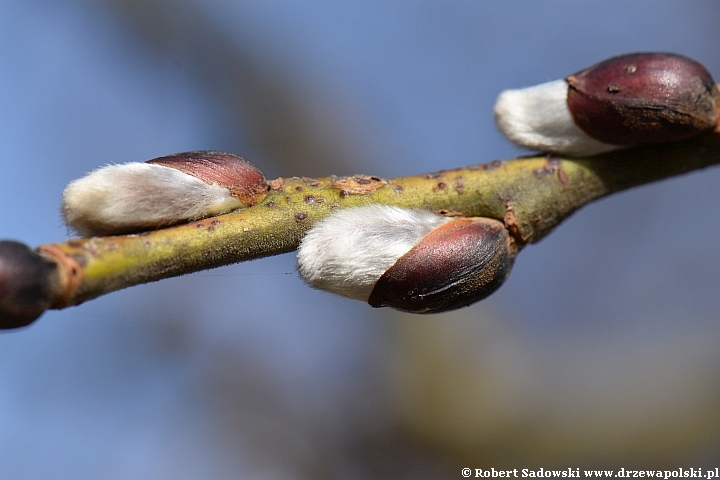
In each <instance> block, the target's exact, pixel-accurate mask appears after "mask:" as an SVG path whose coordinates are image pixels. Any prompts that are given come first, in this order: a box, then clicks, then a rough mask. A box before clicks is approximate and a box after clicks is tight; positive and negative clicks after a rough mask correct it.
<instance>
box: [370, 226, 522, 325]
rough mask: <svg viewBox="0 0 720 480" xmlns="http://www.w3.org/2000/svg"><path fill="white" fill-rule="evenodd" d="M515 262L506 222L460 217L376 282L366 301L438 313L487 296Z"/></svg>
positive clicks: (406, 256) (375, 304)
mask: <svg viewBox="0 0 720 480" xmlns="http://www.w3.org/2000/svg"><path fill="white" fill-rule="evenodd" d="M514 261H515V250H514V249H513V247H512V245H511V242H510V238H509V235H508V231H507V229H506V228H505V226H504V225H503V224H502V223H501V222H499V221H497V220H492V219H489V218H459V219H455V220H452V221H450V222H448V223H446V224H444V225H442V226H441V227H438V228H436V229H435V230H433V231H431V232H430V233H428V234H427V235H425V236H424V237H423V238H422V239H421V240H420V242H419V243H418V244H417V245H415V246H414V247H413V248H411V249H410V251H408V252H407V253H406V254H405V255H403V256H402V257H400V258H399V259H398V260H397V262H395V264H394V265H393V266H392V267H390V268H389V269H388V270H387V271H386V272H385V273H384V274H383V275H382V276H381V277H380V279H379V280H378V281H377V283H376V284H375V288H373V291H372V293H371V294H370V298H369V299H368V303H370V305H372V306H373V307H393V308H397V309H398V310H404V311H407V312H412V313H439V312H445V311H448V310H454V309H456V308H460V307H465V306H467V305H470V304H472V303H475V302H477V301H478V300H482V299H483V298H485V297H487V296H488V295H490V294H491V293H493V292H494V291H495V290H497V288H498V287H500V285H502V284H503V282H504V281H505V279H506V278H507V277H508V275H509V274H510V270H511V269H512V266H513V263H514Z"/></svg>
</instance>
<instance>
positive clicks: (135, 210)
mask: <svg viewBox="0 0 720 480" xmlns="http://www.w3.org/2000/svg"><path fill="white" fill-rule="evenodd" d="M240 206H242V203H241V202H240V201H239V200H237V199H235V198H233V197H232V196H231V195H230V191H229V190H228V189H227V188H225V187H221V186H219V185H208V184H206V183H204V182H202V181H201V180H198V179H197V178H195V177H193V176H191V175H188V174H185V173H183V172H181V171H179V170H175V169H174V168H170V167H165V166H162V165H153V164H148V163H126V164H122V165H109V166H106V167H103V168H100V169H98V170H95V171H94V172H91V173H90V174H88V175H87V176H85V177H83V178H81V179H79V180H75V181H73V182H71V183H70V184H69V185H68V186H67V187H66V188H65V191H64V192H63V198H62V214H63V218H64V219H65V223H67V225H68V226H69V227H70V228H72V229H73V230H75V231H76V232H77V233H79V234H81V235H84V236H93V235H115V234H122V233H132V232H137V231H142V230H148V229H153V228H161V227H167V226H169V225H173V224H176V223H179V222H186V221H191V220H197V219H200V218H204V217H208V216H211V215H219V214H221V213H226V212H229V211H231V210H233V209H235V208H238V207H240Z"/></svg>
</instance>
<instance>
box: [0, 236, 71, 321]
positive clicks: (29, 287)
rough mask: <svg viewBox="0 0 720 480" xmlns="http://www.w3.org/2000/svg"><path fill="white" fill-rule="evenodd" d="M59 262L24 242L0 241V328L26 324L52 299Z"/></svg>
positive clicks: (38, 314) (35, 317) (46, 306)
mask: <svg viewBox="0 0 720 480" xmlns="http://www.w3.org/2000/svg"><path fill="white" fill-rule="evenodd" d="M57 277H58V266H57V264H56V263H54V262H51V261H50V260H47V259H46V258H45V257H43V256H42V255H40V254H38V253H37V252H35V251H33V250H31V249H30V248H28V247H27V246H26V245H24V244H22V243H18V242H12V241H0V329H9V328H18V327H24V326H26V325H29V324H30V323H32V322H33V320H35V319H37V318H38V317H39V316H40V315H41V314H42V313H43V312H44V311H45V310H47V309H48V308H49V307H50V306H51V305H52V303H53V301H54V297H53V292H54V291H55V290H54V289H53V284H54V283H55V282H57V281H58V279H57Z"/></svg>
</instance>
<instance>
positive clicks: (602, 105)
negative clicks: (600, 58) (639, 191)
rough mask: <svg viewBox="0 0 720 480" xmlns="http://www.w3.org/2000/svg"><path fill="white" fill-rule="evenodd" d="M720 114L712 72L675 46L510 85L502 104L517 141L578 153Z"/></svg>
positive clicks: (675, 132) (643, 140)
mask: <svg viewBox="0 0 720 480" xmlns="http://www.w3.org/2000/svg"><path fill="white" fill-rule="evenodd" d="M719 115H720V92H719V91H718V88H717V85H716V84H715V81H714V80H713V78H712V76H711V75H710V73H709V72H708V71H707V70H706V69H705V67H703V66H702V65H701V64H699V63H697V62H695V61H694V60H691V59H689V58H687V57H683V56H681V55H675V54H670V53H633V54H628V55H621V56H618V57H613V58H611V59H609V60H606V61H604V62H601V63H599V64H597V65H594V66H592V67H590V68H588V69H585V70H583V71H581V72H579V73H576V74H574V75H571V76H570V77H568V78H567V79H565V80H556V81H553V82H549V83H544V84H542V85H537V86H535V87H530V88H525V89H520V90H507V91H505V92H503V93H501V94H500V96H499V97H498V100H497V103H496V105H495V120H496V122H497V124H498V127H499V128H500V130H501V131H502V133H503V134H504V135H505V136H506V137H508V139H510V141H512V142H514V143H516V144H518V145H520V146H522V147H527V148H531V149H536V150H543V151H548V152H556V153H559V154H565V155H577V156H588V155H595V154H599V153H603V152H607V151H611V150H615V149H618V148H625V147H629V146H634V145H640V144H647V143H662V142H674V141H679V140H685V139H687V138H690V137H693V136H696V135H699V134H701V133H704V132H707V131H709V130H712V129H713V128H715V127H716V126H717V125H718V120H719V118H718V116H719Z"/></svg>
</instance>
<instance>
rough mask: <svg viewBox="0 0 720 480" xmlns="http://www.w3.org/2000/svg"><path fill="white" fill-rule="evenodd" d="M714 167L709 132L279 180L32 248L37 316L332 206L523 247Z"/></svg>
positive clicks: (240, 247)
mask: <svg viewBox="0 0 720 480" xmlns="http://www.w3.org/2000/svg"><path fill="white" fill-rule="evenodd" d="M718 163H720V131H715V132H713V133H710V134H707V135H703V136H701V137H698V138H695V139H693V140H690V141H686V142H679V143H672V144H658V145H652V146H644V147H638V148H634V149H629V150H624V151H619V152H612V153H609V154H606V155H602V156H598V157H594V158H591V159H583V160H574V159H566V158H557V157H553V156H541V157H528V158H517V159H513V160H506V161H494V162H490V163H486V164H482V165H476V166H471V167H465V168H459V169H455V170H445V171H441V172H438V173H435V174H429V175H416V176H410V177H402V178H396V179H391V180H387V179H381V178H378V177H371V176H365V175H356V176H353V177H328V178H317V179H312V178H280V179H277V180H274V181H272V182H270V183H271V187H272V188H271V189H270V191H269V192H268V194H267V196H265V197H264V198H263V199H262V200H260V201H259V203H258V204H257V205H255V206H253V207H250V208H246V209H243V210H238V211H235V212H232V213H229V214H227V215H222V216H218V217H213V218H208V219H204V220H201V221H196V222H192V223H189V224H184V225H178V226H174V227H171V228H166V229H162V230H156V231H150V232H144V233H141V234H135V235H122V236H112V237H93V238H77V239H71V240H68V241H66V242H63V243H57V244H48V245H43V246H41V247H39V248H38V249H37V251H38V252H39V253H40V254H41V255H42V257H44V259H46V260H50V261H51V262H54V263H55V264H56V265H57V272H55V273H54V274H53V275H52V276H51V281H50V282H49V283H50V286H49V287H47V288H46V290H47V292H46V297H47V298H46V301H45V303H44V304H43V305H44V306H43V307H38V310H40V311H39V312H38V313H37V315H39V314H40V313H41V311H42V309H44V308H47V307H49V308H64V307H67V306H71V305H78V304H80V303H82V302H84V301H86V300H90V299H92V298H95V297H98V296H100V295H103V294H105V293H109V292H112V291H115V290H119V289H122V288H125V287H129V286H132V285H138V284H141V283H146V282H151V281H155V280H160V279H163V278H168V277H173V276H177V275H182V274H186V273H191V272H196V271H199V270H204V269H209V268H214V267H218V266H221V265H227V264H231V263H236V262H241V261H246V260H252V259H255V258H260V257H266V256H270V255H276V254H280V253H285V252H290V251H292V250H294V249H295V248H297V246H298V243H299V241H300V239H301V238H302V236H303V234H304V233H305V232H306V231H307V229H308V228H310V227H311V226H312V225H313V224H314V223H315V222H317V221H318V220H320V219H322V218H323V217H325V216H327V215H329V214H330V213H332V212H333V211H334V210H335V209H339V208H348V207H354V206H359V205H367V204H370V203H379V204H387V205H396V206H402V207H409V208H425V209H430V210H433V211H436V212H440V213H442V214H446V215H462V216H472V217H490V218H495V219H498V220H502V221H503V222H504V223H505V225H506V227H507V228H508V229H509V231H510V232H511V234H512V236H513V238H514V239H515V241H516V242H517V244H518V246H520V247H522V246H524V245H525V244H526V243H533V242H537V241H539V240H540V239H542V238H543V237H545V236H546V235H547V234H548V233H550V231H552V230H553V229H554V228H555V227H556V226H557V225H558V224H559V223H560V222H562V221H563V220H564V219H565V218H567V217H568V216H569V215H570V214H572V213H573V212H574V211H575V210H577V209H578V208H580V207H582V206H583V205H585V204H587V203H589V202H591V201H593V200H596V199H598V198H601V197H604V196H606V195H609V194H611V193H614V192H618V191H621V190H625V189H628V188H632V187H634V186H637V185H642V184H645V183H649V182H653V181H657V180H661V179H663V178H667V177H671V176H675V175H679V174H682V173H686V172H689V171H692V170H696V169H700V168H704V167H707V166H709V165H713V164H718ZM30 321H31V320H30ZM28 323H29V322H28ZM11 326H12V325H11Z"/></svg>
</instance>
